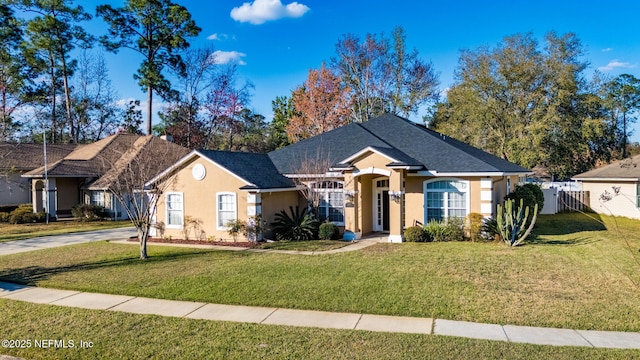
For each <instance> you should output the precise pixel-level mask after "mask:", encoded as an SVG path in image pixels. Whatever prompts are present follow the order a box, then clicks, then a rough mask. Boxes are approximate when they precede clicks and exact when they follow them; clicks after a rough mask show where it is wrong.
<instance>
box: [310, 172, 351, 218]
mask: <svg viewBox="0 0 640 360" xmlns="http://www.w3.org/2000/svg"><path fill="white" fill-rule="evenodd" d="M310 186H311V188H312V189H313V190H314V191H315V192H316V193H318V195H320V198H319V200H320V201H319V202H318V214H317V215H318V217H319V220H320V221H325V220H328V221H330V222H332V223H334V224H336V225H344V183H343V182H342V181H333V180H330V181H318V182H314V183H311V184H310Z"/></svg>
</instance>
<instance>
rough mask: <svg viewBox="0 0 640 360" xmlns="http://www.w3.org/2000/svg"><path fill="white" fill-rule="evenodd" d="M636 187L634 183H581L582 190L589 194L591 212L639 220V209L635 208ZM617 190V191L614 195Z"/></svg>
mask: <svg viewBox="0 0 640 360" xmlns="http://www.w3.org/2000/svg"><path fill="white" fill-rule="evenodd" d="M637 186H638V185H637V184H636V183H631V182H626V183H622V182H621V183H612V182H591V181H588V182H587V181H583V182H582V190H583V191H589V193H590V194H589V198H590V202H591V203H590V205H589V206H590V207H591V209H592V210H593V211H595V212H597V213H600V214H605V215H615V216H624V217H628V218H632V219H640V209H638V207H637V205H638V204H637V196H638V194H637ZM617 188H619V189H618V192H617V194H616V189H617ZM606 199H609V200H606Z"/></svg>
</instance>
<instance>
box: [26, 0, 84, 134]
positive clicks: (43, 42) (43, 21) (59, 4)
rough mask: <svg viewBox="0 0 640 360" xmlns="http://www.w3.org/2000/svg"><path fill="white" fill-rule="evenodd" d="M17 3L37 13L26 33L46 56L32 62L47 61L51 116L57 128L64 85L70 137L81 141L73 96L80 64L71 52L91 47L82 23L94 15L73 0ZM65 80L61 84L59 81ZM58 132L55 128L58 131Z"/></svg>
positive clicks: (30, 42) (36, 50) (30, 43)
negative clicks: (58, 102)
mask: <svg viewBox="0 0 640 360" xmlns="http://www.w3.org/2000/svg"><path fill="white" fill-rule="evenodd" d="M14 3H15V4H16V6H17V7H18V8H19V9H21V10H24V11H26V12H29V13H33V14H35V15H36V16H35V17H33V18H31V19H30V20H29V21H28V22H27V27H26V34H27V36H28V39H27V41H28V45H27V46H28V47H30V48H32V52H31V54H33V55H35V56H38V55H37V54H40V55H39V56H41V57H42V58H41V59H40V60H35V59H33V60H32V64H41V65H40V66H42V65H43V64H47V65H46V66H47V67H48V75H49V78H50V79H49V81H50V84H51V86H50V90H51V91H50V94H49V96H50V101H51V117H52V124H53V127H54V129H55V128H56V127H57V124H56V116H57V114H56V99H55V98H56V97H57V94H58V88H59V87H62V90H63V94H64V106H65V117H66V126H67V128H68V131H69V138H70V140H71V141H73V142H77V141H78V135H77V131H76V126H75V123H74V116H73V113H72V110H73V104H72V96H71V85H70V83H69V79H70V77H71V76H72V75H73V72H74V70H75V68H76V61H75V60H73V59H72V58H71V53H72V51H73V50H74V49H75V48H76V47H81V48H89V47H91V45H92V42H93V37H92V36H91V35H89V34H88V33H87V32H86V31H85V30H84V28H83V27H82V26H80V25H79V23H81V22H83V21H87V20H89V19H91V15H89V14H88V13H86V12H85V11H84V9H83V8H82V6H74V5H73V2H72V1H70V0H19V1H14ZM58 79H60V80H61V82H62V83H61V84H59V83H58ZM54 132H55V131H54Z"/></svg>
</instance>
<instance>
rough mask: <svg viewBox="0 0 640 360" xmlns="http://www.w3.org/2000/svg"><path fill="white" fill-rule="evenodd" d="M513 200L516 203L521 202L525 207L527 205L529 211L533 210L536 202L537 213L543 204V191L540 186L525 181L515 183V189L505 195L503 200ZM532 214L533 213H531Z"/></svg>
mask: <svg viewBox="0 0 640 360" xmlns="http://www.w3.org/2000/svg"><path fill="white" fill-rule="evenodd" d="M508 199H511V200H514V201H515V203H516V204H519V203H520V200H521V199H522V202H523V204H524V206H525V207H527V206H528V207H529V209H531V212H533V208H534V206H535V204H538V212H537V213H538V214H539V213H540V211H542V207H543V206H544V193H543V192H542V189H540V186H538V185H536V184H532V183H527V184H524V185H516V189H515V190H514V191H513V192H512V193H511V194H509V195H507V197H506V199H505V200H508ZM532 215H533V214H532Z"/></svg>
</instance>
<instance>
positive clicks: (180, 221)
mask: <svg viewBox="0 0 640 360" xmlns="http://www.w3.org/2000/svg"><path fill="white" fill-rule="evenodd" d="M165 203H166V205H167V206H166V212H167V217H166V218H167V227H168V228H182V226H183V225H184V198H183V194H182V193H181V192H170V193H167V194H166V195H165Z"/></svg>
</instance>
